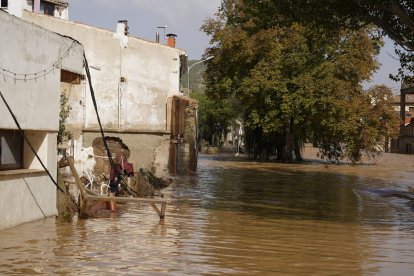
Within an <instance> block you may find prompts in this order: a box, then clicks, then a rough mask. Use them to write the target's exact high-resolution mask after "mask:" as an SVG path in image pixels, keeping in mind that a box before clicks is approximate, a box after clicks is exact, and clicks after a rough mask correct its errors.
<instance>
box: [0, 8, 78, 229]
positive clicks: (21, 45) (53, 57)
mask: <svg viewBox="0 0 414 276" xmlns="http://www.w3.org/2000/svg"><path fill="white" fill-rule="evenodd" d="M0 33H1V35H0V91H1V92H2V94H3V95H4V97H5V99H6V101H7V102H8V104H9V106H10V107H11V109H12V111H13V112H14V114H15V116H16V118H17V120H18V121H19V123H20V125H21V127H22V129H23V131H24V135H25V136H26V137H27V139H28V140H29V141H30V143H31V144H32V145H33V147H34V149H35V151H36V152H37V154H38V155H39V157H40V159H41V160H42V162H43V163H44V164H45V166H46V167H47V169H48V170H49V172H50V173H51V175H52V176H53V177H54V178H55V179H56V174H57V172H56V167H57V165H56V163H57V161H56V158H57V157H56V148H57V145H56V136H57V131H58V128H59V110H60V87H61V69H62V70H65V71H67V72H73V73H76V74H80V73H82V72H83V47H82V45H81V44H79V43H78V42H77V41H75V40H73V39H71V38H68V37H64V36H61V35H58V34H56V33H53V32H50V31H48V30H46V29H44V28H42V27H39V26H36V25H34V24H31V23H28V22H26V21H23V20H21V19H19V18H17V17H15V16H12V15H10V14H8V13H6V12H4V11H1V10H0ZM17 129H18V128H17V126H16V124H15V122H14V121H13V119H12V116H11V114H10V113H9V111H8V109H7V108H6V106H5V104H4V103H3V101H2V100H1V99H0V210H1V212H0V229H2V228H6V227H11V226H14V225H17V224H21V223H24V222H28V221H32V220H36V219H41V218H43V217H48V216H53V215H56V213H57V211H56V210H57V209H56V192H57V189H56V187H55V185H54V184H53V182H52V181H51V180H50V178H49V177H48V175H47V173H46V172H45V170H44V169H43V167H42V166H41V164H40V163H39V161H38V160H37V159H36V157H35V155H34V153H33V152H32V151H31V150H30V148H29V147H28V145H27V144H26V143H25V142H24V140H23V137H22V136H21V135H20V133H19V132H18V131H17Z"/></svg>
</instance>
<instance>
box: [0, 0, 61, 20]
mask: <svg viewBox="0 0 414 276" xmlns="http://www.w3.org/2000/svg"><path fill="white" fill-rule="evenodd" d="M0 8H1V9H3V10H4V11H7V12H8V13H10V14H12V15H15V16H18V17H21V16H22V12H23V10H27V11H32V12H35V13H40V14H46V15H50V16H54V17H57V18H61V19H66V20H67V19H68V14H69V4H68V1H66V0H0Z"/></svg>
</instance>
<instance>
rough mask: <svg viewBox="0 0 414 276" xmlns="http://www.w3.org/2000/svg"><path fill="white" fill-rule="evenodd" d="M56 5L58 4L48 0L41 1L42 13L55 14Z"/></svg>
mask: <svg viewBox="0 0 414 276" xmlns="http://www.w3.org/2000/svg"><path fill="white" fill-rule="evenodd" d="M55 6H56V5H55V4H52V3H49V2H46V1H41V2H40V13H42V14H46V15H51V16H54V15H55Z"/></svg>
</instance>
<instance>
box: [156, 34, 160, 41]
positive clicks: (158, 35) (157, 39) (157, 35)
mask: <svg viewBox="0 0 414 276" xmlns="http://www.w3.org/2000/svg"><path fill="white" fill-rule="evenodd" d="M155 41H156V42H157V43H160V33H159V32H156V33H155Z"/></svg>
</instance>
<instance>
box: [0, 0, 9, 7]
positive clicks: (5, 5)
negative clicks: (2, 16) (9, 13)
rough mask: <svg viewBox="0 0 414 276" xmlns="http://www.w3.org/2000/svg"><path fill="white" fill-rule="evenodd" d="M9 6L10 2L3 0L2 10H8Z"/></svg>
mask: <svg viewBox="0 0 414 276" xmlns="http://www.w3.org/2000/svg"><path fill="white" fill-rule="evenodd" d="M8 6H9V1H8V0H1V6H0V7H1V8H7V7H8Z"/></svg>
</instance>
